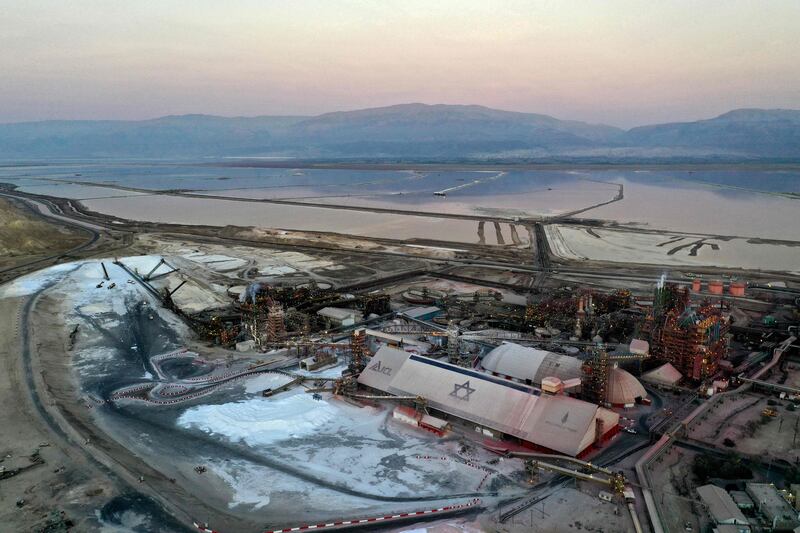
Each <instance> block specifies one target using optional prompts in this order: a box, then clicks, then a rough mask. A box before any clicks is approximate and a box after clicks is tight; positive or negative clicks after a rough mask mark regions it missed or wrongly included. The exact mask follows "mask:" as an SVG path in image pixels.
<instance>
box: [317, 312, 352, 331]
mask: <svg viewBox="0 0 800 533" xmlns="http://www.w3.org/2000/svg"><path fill="white" fill-rule="evenodd" d="M317 314H318V315H319V316H321V317H322V318H323V319H324V320H325V323H326V325H327V327H328V328H339V327H343V326H352V325H353V324H355V323H356V322H358V320H359V319H360V317H361V313H359V312H358V311H355V310H353V309H342V308H340V307H323V308H322V309H320V310H319V311H317Z"/></svg>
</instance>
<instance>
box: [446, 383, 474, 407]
mask: <svg viewBox="0 0 800 533" xmlns="http://www.w3.org/2000/svg"><path fill="white" fill-rule="evenodd" d="M462 391H463V392H462ZM473 392H475V389H473V388H472V387H470V386H469V380H467V381H466V382H464V383H462V384H461V385H459V384H458V383H456V384H454V385H453V392H451V393H450V396H455V397H456V398H458V399H459V400H464V401H467V402H468V401H469V395H470V394H472V393H473Z"/></svg>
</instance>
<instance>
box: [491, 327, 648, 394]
mask: <svg viewBox="0 0 800 533" xmlns="http://www.w3.org/2000/svg"><path fill="white" fill-rule="evenodd" d="M645 344H646V343H645ZM582 365H583V361H581V360H580V359H578V358H576V357H572V356H569V355H563V354H558V353H554V352H548V351H545V350H537V349H536V348H529V347H527V346H521V345H519V344H514V343H513V342H504V343H503V344H501V345H500V346H498V347H497V348H495V349H494V350H492V351H491V352H489V353H488V354H486V356H485V357H484V358H483V361H481V368H483V369H484V370H486V371H487V372H491V373H492V375H494V376H497V377H501V378H504V379H508V380H512V381H515V382H518V383H524V384H526V385H534V386H536V387H540V388H545V387H544V380H545V378H557V380H559V381H560V382H561V383H562V384H563V389H564V390H566V391H567V392H570V393H576V392H577V387H579V386H580V379H581V377H582V375H583V370H582V368H581V367H582ZM606 389H607V392H606V396H605V398H606V399H605V402H604V404H608V405H612V406H614V407H632V406H633V405H634V404H636V403H637V402H641V401H642V399H644V398H646V397H647V391H645V389H644V387H642V384H641V383H639V380H637V379H636V378H635V377H634V376H633V375H632V374H630V373H629V372H627V371H625V370H623V369H621V368H619V367H614V368H611V369H610V371H609V374H608V384H607V387H606Z"/></svg>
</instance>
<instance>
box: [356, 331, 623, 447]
mask: <svg viewBox="0 0 800 533" xmlns="http://www.w3.org/2000/svg"><path fill="white" fill-rule="evenodd" d="M378 374H381V375H378ZM358 381H359V383H362V384H364V385H367V386H370V387H373V388H376V389H379V390H382V391H384V392H388V393H390V394H394V395H398V396H422V397H424V398H426V399H427V400H428V405H429V406H431V407H432V408H434V409H438V410H440V411H443V412H446V413H449V414H452V415H454V416H457V417H459V418H461V419H464V420H469V421H471V422H474V423H476V424H478V425H480V426H483V427H487V428H490V429H494V430H497V431H501V432H503V433H506V434H508V435H513V436H515V437H518V438H520V439H523V440H526V441H529V442H533V443H534V444H537V445H539V446H542V447H545V448H548V449H550V450H554V451H557V452H561V453H565V454H567V455H573V456H575V455H578V454H579V453H580V452H581V451H583V450H584V449H585V448H586V447H588V446H589V445H590V444H591V443H592V442H593V441H594V439H595V425H596V420H597V418H598V417H599V418H601V419H603V421H604V424H605V427H606V428H607V429H610V428H611V427H612V426H613V425H614V424H616V423H617V422H618V420H619V417H618V416H617V415H616V413H613V412H612V411H608V410H607V409H601V408H598V407H597V406H596V405H594V404H591V403H588V402H584V401H581V400H576V399H574V398H569V397H567V396H540V395H539V391H538V390H536V389H533V388H531V387H528V386H526V385H522V384H519V383H514V382H510V381H507V380H503V379H498V378H495V377H493V376H490V375H488V374H486V373H483V372H478V371H475V370H472V369H467V368H462V367H458V366H454V365H451V364H448V363H444V362H442V361H437V360H434V359H430V358H427V357H422V356H419V355H414V354H407V353H405V352H401V351H400V350H396V349H393V348H390V347H388V346H383V347H381V348H380V349H379V350H378V352H377V353H376V354H375V356H374V357H373V358H372V360H371V361H370V363H369V364H368V365H367V367H366V368H365V370H364V371H363V372H362V373H361V375H360V377H359V379H358ZM599 411H602V413H599Z"/></svg>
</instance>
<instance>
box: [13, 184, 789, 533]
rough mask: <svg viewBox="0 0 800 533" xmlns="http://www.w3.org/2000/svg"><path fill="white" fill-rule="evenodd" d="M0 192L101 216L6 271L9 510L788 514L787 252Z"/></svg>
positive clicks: (485, 527) (250, 525)
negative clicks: (735, 252) (701, 255)
mask: <svg viewBox="0 0 800 533" xmlns="http://www.w3.org/2000/svg"><path fill="white" fill-rule="evenodd" d="M298 172H299V171H298ZM4 194H6V195H7V196H8V197H9V198H12V199H13V201H14V202H18V203H19V204H20V205H21V206H23V207H24V206H27V208H29V209H30V210H32V211H31V212H33V213H39V215H41V217H42V218H43V219H46V220H49V221H50V222H51V223H55V221H61V222H63V223H65V224H69V225H70V226H69V227H70V228H71V231H76V232H79V231H82V232H86V233H88V234H89V235H91V236H92V240H91V242H88V241H87V244H86V245H85V247H84V248H78V249H76V250H74V251H72V252H71V255H70V256H69V257H61V256H59V258H57V259H55V260H53V262H54V263H55V264H54V265H53V266H50V267H47V265H46V264H43V263H42V260H41V259H37V261H39V263H26V264H23V265H21V266H19V267H14V268H17V269H19V270H13V269H7V270H4V271H3V272H4V273H5V275H6V276H7V277H8V278H9V282H8V283H6V284H5V285H2V286H1V287H0V305H2V316H4V317H11V319H10V321H9V325H4V326H3V327H4V328H5V329H3V330H2V331H0V337H2V338H4V339H7V342H6V344H5V347H4V350H6V352H5V356H6V357H7V359H8V360H9V361H16V362H15V363H14V365H16V366H14V365H11V366H9V368H8V371H7V372H5V375H6V376H8V377H9V379H10V378H11V377H13V383H12V382H11V381H9V384H8V386H7V388H8V390H9V391H16V392H14V393H13V394H11V393H9V395H8V396H6V397H3V398H0V400H2V401H3V402H4V403H5V404H7V405H12V406H16V405H18V406H19V407H18V408H17V407H14V409H12V410H10V411H9V414H7V415H3V416H6V418H5V419H0V422H2V423H3V424H4V425H5V426H6V427H20V428H23V430H21V437H20V442H21V443H25V444H24V446H25V447H26V449H23V448H22V444H20V445H19V446H16V447H14V446H11V447H9V449H8V450H2V451H4V454H5V456H6V458H5V459H3V460H2V464H1V465H0V475H2V481H0V483H2V484H1V485H0V490H2V492H3V493H4V494H13V496H12V498H13V502H11V504H8V505H6V503H8V502H6V503H4V505H6V507H3V508H2V512H3V513H4V514H3V515H2V519H3V520H9V521H10V522H9V523H14V524H17V525H19V527H17V526H15V527H16V529H10V530H19V531H22V530H36V528H40V529H39V530H41V531H58V530H59V529H57V527H62V528H66V530H69V527H67V526H69V525H70V524H72V526H70V527H77V529H75V530H79V531H83V530H87V531H88V530H92V529H93V528H95V527H98V528H102V527H108V528H110V529H108V530H109V531H110V530H115V529H114V528H124V527H128V526H130V523H137V521H140V522H141V521H145V522H146V521H148V520H149V521H150V522H148V523H149V524H151V525H152V524H156V523H158V524H168V525H166V526H164V529H162V530H163V531H184V530H195V531H219V532H223V533H228V532H234V531H254V532H255V531H273V532H274V531H305V530H307V529H308V530H310V529H315V530H316V529H319V530H343V529H347V528H350V529H352V528H359V527H367V528H371V529H367V530H369V531H374V530H376V528H377V529H379V528H385V529H387V530H397V531H401V530H405V529H406V528H407V529H408V530H412V529H413V530H416V529H414V528H420V527H424V528H427V527H431V528H435V527H439V526H441V527H444V528H447V527H453V528H457V530H461V531H497V532H500V531H502V532H512V531H578V530H586V531H595V532H600V531H605V532H610V531H614V532H617V531H635V532H645V531H647V532H653V533H661V532H675V531H703V532H706V531H714V532H719V533H728V532H734V531H736V532H744V531H749V532H753V533H755V532H761V531H798V530H800V529H796V528H798V527H800V511H799V509H800V490H798V486H800V485H798V484H800V463H798V461H800V459H798V453H797V450H798V448H800V443H799V442H797V436H798V427H800V426H799V425H798V424H799V422H798V420H800V417H799V416H798V414H797V413H800V358H798V341H797V337H798V330H797V324H798V321H799V320H800V280H798V279H796V276H795V275H794V274H789V273H778V272H769V273H765V272H760V271H754V270H746V269H719V268H713V267H697V266H694V267H692V269H691V270H692V271H689V268H688V267H684V266H680V265H678V266H676V265H671V266H669V268H667V266H665V265H649V266H648V265H643V264H622V263H618V264H609V263H607V262H602V261H597V262H592V261H589V260H580V261H579V260H574V259H565V258H564V257H559V256H557V255H556V254H554V253H553V252H552V250H551V249H550V242H549V240H548V236H550V235H552V232H551V231H550V230H548V229H547V228H548V224H547V223H544V222H541V221H536V220H524V219H523V220H512V221H511V222H509V221H508V220H505V219H503V220H495V219H492V218H491V217H484V218H485V220H484V219H483V218H481V219H480V220H479V224H480V226H478V227H479V232H481V233H480V234H481V242H480V243H478V244H464V243H459V244H456V243H449V242H446V241H433V240H413V239H412V240H405V241H403V240H399V239H398V240H390V239H370V238H365V237H356V236H353V235H341V234H333V233H330V234H326V233H323V232H316V233H314V232H301V231H284V230H280V231H278V230H270V231H266V230H264V231H262V230H256V229H253V228H244V229H243V228H237V227H233V226H228V227H225V228H214V227H206V226H182V225H179V224H156V223H148V222H136V221H131V220H125V219H121V218H115V217H106V216H103V215H100V214H98V213H94V212H92V211H89V210H87V209H84V208H83V207H82V206H81V204H80V203H79V202H75V201H72V200H65V199H58V198H55V197H49V196H44V195H36V194H26V193H19V192H14V191H13V190H11V189H8V190H7V191H6V192H5V193H4ZM620 194H622V193H621V189H620ZM476 217H477V215H476ZM469 222H470V223H472V222H473V220H471V219H470V220H469ZM501 223H502V224H506V225H509V227H511V228H513V233H512V234H513V235H515V236H516V238H515V239H513V240H511V241H510V242H509V243H505V241H503V242H502V243H500V242H499V241H500V240H501V239H498V244H496V245H490V244H486V243H485V242H484V235H483V233H482V232H483V229H484V226H485V225H486V224H493V225H494V226H495V227H496V228H497V232H498V234H499V235H500V234H502V231H503V228H505V226H503V227H501ZM558 223H559V224H562V225H566V224H569V223H570V219H568V218H567V217H564V218H561V219H559V220H558ZM576 223H577V222H576ZM486 227H489V226H486ZM591 231H593V230H591ZM520 235H523V236H525V237H526V239H522V238H520ZM670 242H671V241H670ZM14 398H23V399H24V402H22V403H19V402H15V401H13V399H14ZM31 413H33V414H31ZM31 419H36V420H38V422H37V423H36V425H28V423H27V421H28V420H31ZM27 448H31V449H27ZM32 450H33V453H31V452H32ZM70 456H71V457H74V458H77V459H69V457H70ZM73 460H75V461H79V464H80V468H74V467H70V466H64V465H70V464H73V463H71V462H70V461H73ZM42 465H48V466H47V468H44V467H43V466H42ZM37 476H38V477H37ZM28 480H37V481H35V482H34V481H28ZM68 486H69V487H79V488H76V489H69V490H73V492H70V494H72V495H73V496H74V497H73V501H74V502H76V503H72V504H69V505H67V506H66V507H64V508H63V509H62V508H59V509H55V510H54V509H53V508H52V506H49V505H50V504H49V503H47V502H49V501H51V499H55V498H56V497H59V498H61V497H65V496H64V495H65V494H66V491H67V490H68V489H67V488H65V487H68ZM42 487H48V489H47V490H49V491H51V492H52V493H53V494H54V495H53V496H52V497H51V496H46V495H43V494H44V492H43V491H44V490H45V489H43V488H42ZM59 491H64V492H59ZM59 494H60V496H58V495H59ZM78 494H79V495H80V496H75V495H78ZM71 497H72V496H71ZM5 498H8V497H5ZM101 500H102V501H103V502H105V503H102V504H100V503H98V502H100V501H101ZM3 501H4V502H5V500H3ZM91 506H94V508H96V509H99V510H97V512H96V513H94V512H87V511H86V510H87V509H88V508H89V507H91ZM579 508H580V509H581V512H580V513H578V512H576V509H579ZM125 513H128V514H125ZM81 517H83V518H81ZM126 517H127V518H126ZM126 520H129V522H130V523H126V522H125V521H126ZM145 522H141V523H145ZM76 524H77V526H76ZM47 527H51V529H46V528H47ZM0 529H3V527H2V526H0ZM145 529H146V528H145ZM62 530H64V529H62ZM101 530H102V529H101ZM130 530H135V531H138V530H137V529H135V528H133V529H130ZM152 530H154V531H155V530H157V529H152ZM445 530H447V531H450V529H442V531H445ZM453 530H456V529H453ZM431 531H439V530H438V529H432V530H431Z"/></svg>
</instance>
